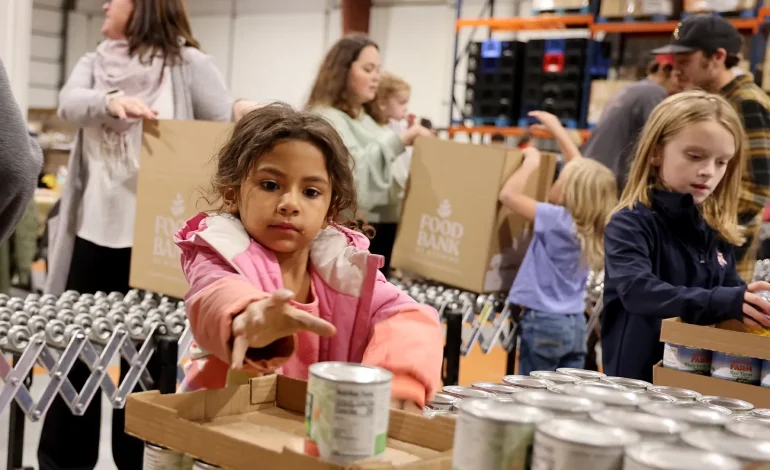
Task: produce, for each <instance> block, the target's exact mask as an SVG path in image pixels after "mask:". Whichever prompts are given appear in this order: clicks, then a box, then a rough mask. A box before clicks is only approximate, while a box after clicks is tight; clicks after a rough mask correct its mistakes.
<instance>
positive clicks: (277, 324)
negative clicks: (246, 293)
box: [230, 289, 337, 369]
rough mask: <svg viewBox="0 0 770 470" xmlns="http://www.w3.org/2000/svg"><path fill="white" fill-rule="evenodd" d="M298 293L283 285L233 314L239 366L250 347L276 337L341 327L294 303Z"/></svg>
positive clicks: (232, 361) (235, 361)
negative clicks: (269, 294) (294, 305)
mask: <svg viewBox="0 0 770 470" xmlns="http://www.w3.org/2000/svg"><path fill="white" fill-rule="evenodd" d="M292 297H294V293H293V292H291V291H289V290H286V289H280V290H278V291H276V292H274V293H273V295H271V296H270V297H268V298H266V299H262V300H260V301H257V302H252V303H251V304H249V306H248V307H246V310H244V311H243V312H242V313H240V314H239V315H237V316H236V317H235V318H233V325H232V332H233V352H232V354H231V356H230V364H231V366H232V368H233V369H238V368H240V367H241V365H242V364H243V361H244V359H245V358H246V352H247V351H248V349H249V348H264V347H266V346H268V345H270V344H272V343H273V342H275V341H276V340H279V339H281V338H286V337H289V336H292V335H293V334H295V333H298V332H300V331H310V332H312V333H315V334H317V335H320V336H334V334H335V333H337V329H336V328H335V327H334V325H332V324H331V323H329V322H327V321H325V320H322V319H320V318H318V317H316V316H313V315H311V314H309V313H307V312H304V311H302V310H300V309H298V308H295V307H293V306H292V305H291V303H290V301H291V299H292Z"/></svg>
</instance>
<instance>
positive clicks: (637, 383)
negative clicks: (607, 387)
mask: <svg viewBox="0 0 770 470" xmlns="http://www.w3.org/2000/svg"><path fill="white" fill-rule="evenodd" d="M601 382H609V383H611V384H615V385H620V386H621V387H625V388H641V389H644V390H647V388H648V387H652V384H651V383H649V382H645V381H644V380H636V379H627V378H625V377H604V378H602V379H601Z"/></svg>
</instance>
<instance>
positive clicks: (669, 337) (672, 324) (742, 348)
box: [653, 318, 770, 408]
mask: <svg viewBox="0 0 770 470" xmlns="http://www.w3.org/2000/svg"><path fill="white" fill-rule="evenodd" d="M720 326H721V328H715V327H713V326H698V325H690V324H687V323H682V322H681V321H680V320H679V319H678V318H672V319H668V320H664V321H663V322H662V324H661V330H660V341H661V342H663V343H671V344H676V345H681V346H687V347H690V348H699V349H706V350H709V351H719V352H723V353H728V354H734V355H736V356H747V357H754V358H758V359H767V360H770V337H765V336H760V335H754V334H751V333H746V332H744V331H743V330H745V328H744V327H743V324H742V323H739V322H737V321H731V322H726V323H725V324H722V325H720ZM653 382H654V383H655V385H668V386H672V387H681V388H688V389H690V390H695V391H696V392H700V393H702V394H704V395H717V396H721V397H729V398H738V399H740V400H745V401H747V402H749V403H753V404H754V406H756V407H757V408H770V388H767V387H760V386H759V385H748V384H744V383H738V382H731V381H729V380H723V379H719V378H716V377H707V376H703V375H698V374H691V373H688V372H680V371H678V370H674V369H667V368H664V367H663V366H662V365H661V364H660V363H659V364H657V365H656V366H655V367H654V369H653Z"/></svg>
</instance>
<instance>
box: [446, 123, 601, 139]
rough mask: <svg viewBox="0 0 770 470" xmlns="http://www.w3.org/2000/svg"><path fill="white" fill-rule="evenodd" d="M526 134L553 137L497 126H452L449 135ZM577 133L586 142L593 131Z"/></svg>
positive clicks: (524, 128)
mask: <svg viewBox="0 0 770 470" xmlns="http://www.w3.org/2000/svg"><path fill="white" fill-rule="evenodd" d="M572 130H573V129H567V131H572ZM525 132H529V133H531V134H532V135H533V136H535V137H541V138H551V137H553V136H552V135H551V133H550V132H546V131H541V130H538V129H528V128H526V127H495V126H473V127H466V126H451V127H450V128H449V135H450V136H452V135H454V134H457V133H467V134H500V135H504V136H506V137H508V136H512V137H519V136H521V135H523V134H524V133H525ZM577 132H578V133H579V134H580V137H581V138H582V139H583V140H585V139H587V138H588V136H590V135H591V131H590V130H588V129H577Z"/></svg>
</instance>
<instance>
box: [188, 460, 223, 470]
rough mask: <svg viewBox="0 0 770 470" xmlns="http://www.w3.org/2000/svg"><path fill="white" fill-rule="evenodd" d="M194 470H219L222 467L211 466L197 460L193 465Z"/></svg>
mask: <svg viewBox="0 0 770 470" xmlns="http://www.w3.org/2000/svg"><path fill="white" fill-rule="evenodd" d="M192 468H193V470H219V469H220V468H222V467H217V466H216V465H211V464H210V463H206V462H204V461H202V460H196V461H195V462H194V463H193V467H192Z"/></svg>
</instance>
